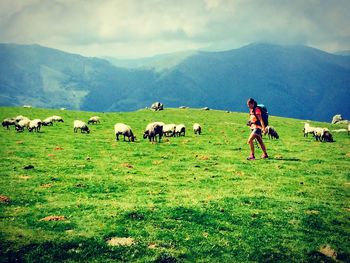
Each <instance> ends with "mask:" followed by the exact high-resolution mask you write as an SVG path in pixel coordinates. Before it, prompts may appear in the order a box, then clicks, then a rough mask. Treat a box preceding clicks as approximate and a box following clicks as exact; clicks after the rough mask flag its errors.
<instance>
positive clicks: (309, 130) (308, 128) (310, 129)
mask: <svg viewBox="0 0 350 263" xmlns="http://www.w3.org/2000/svg"><path fill="white" fill-rule="evenodd" d="M303 131H304V137H307V136H308V134H309V133H310V134H312V135H313V136H315V127H311V126H310V124H309V123H307V122H305V124H304V129H303Z"/></svg>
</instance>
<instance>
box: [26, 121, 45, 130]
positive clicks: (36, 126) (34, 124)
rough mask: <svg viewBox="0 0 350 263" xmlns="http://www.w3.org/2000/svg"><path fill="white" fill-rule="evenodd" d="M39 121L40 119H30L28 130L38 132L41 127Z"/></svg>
mask: <svg viewBox="0 0 350 263" xmlns="http://www.w3.org/2000/svg"><path fill="white" fill-rule="evenodd" d="M41 123H42V121H41V120H40V119H34V120H31V121H30V122H29V124H28V130H29V131H30V132H32V131H33V130H34V131H36V132H39V131H40V128H41Z"/></svg>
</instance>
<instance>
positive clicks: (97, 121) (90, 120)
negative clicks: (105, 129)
mask: <svg viewBox="0 0 350 263" xmlns="http://www.w3.org/2000/svg"><path fill="white" fill-rule="evenodd" d="M100 119H101V118H100V117H98V116H93V117H91V118H90V119H89V120H88V124H94V123H100Z"/></svg>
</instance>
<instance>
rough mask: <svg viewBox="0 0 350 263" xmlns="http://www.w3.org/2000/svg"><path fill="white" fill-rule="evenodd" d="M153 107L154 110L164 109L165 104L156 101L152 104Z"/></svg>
mask: <svg viewBox="0 0 350 263" xmlns="http://www.w3.org/2000/svg"><path fill="white" fill-rule="evenodd" d="M151 109H152V110H154V111H160V110H163V109H164V105H163V104H162V103H160V102H158V101H157V102H154V103H153V104H152V105H151Z"/></svg>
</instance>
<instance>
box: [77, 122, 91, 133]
mask: <svg viewBox="0 0 350 263" xmlns="http://www.w3.org/2000/svg"><path fill="white" fill-rule="evenodd" d="M73 126H74V132H75V133H77V132H78V130H79V129H80V132H81V133H82V132H86V133H90V130H89V127H88V126H87V125H86V123H85V122H83V121H80V120H75V121H74V123H73Z"/></svg>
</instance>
